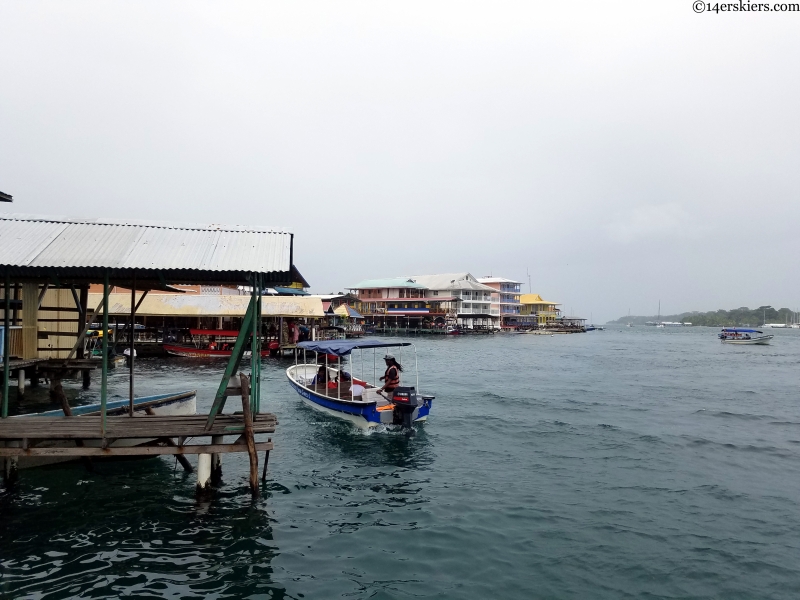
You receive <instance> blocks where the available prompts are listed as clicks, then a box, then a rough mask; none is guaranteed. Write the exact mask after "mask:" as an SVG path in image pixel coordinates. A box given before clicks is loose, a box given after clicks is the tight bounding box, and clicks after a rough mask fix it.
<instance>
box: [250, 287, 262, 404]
mask: <svg viewBox="0 0 800 600" xmlns="http://www.w3.org/2000/svg"><path fill="white" fill-rule="evenodd" d="M253 302H254V305H253V310H254V314H253V327H252V333H253V339H252V342H251V344H250V349H251V350H250V361H251V362H250V381H251V384H250V385H251V387H252V389H251V390H250V401H251V406H252V409H253V411H254V412H255V411H257V410H258V359H259V358H260V356H258V355H259V354H260V352H259V350H258V276H257V275H255V274H253Z"/></svg>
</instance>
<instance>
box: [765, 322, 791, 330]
mask: <svg viewBox="0 0 800 600" xmlns="http://www.w3.org/2000/svg"><path fill="white" fill-rule="evenodd" d="M761 327H763V328H764V329H788V328H789V326H788V325H787V324H786V323H764V324H763V325H762V326H761Z"/></svg>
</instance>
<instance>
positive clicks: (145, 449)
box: [0, 442, 273, 457]
mask: <svg viewBox="0 0 800 600" xmlns="http://www.w3.org/2000/svg"><path fill="white" fill-rule="evenodd" d="M272 449H273V444H272V442H256V450H259V451H260V450H265V451H266V450H272ZM247 451H248V450H247V444H208V445H200V444H191V445H189V446H127V447H126V446H123V447H118V448H117V447H111V448H99V447H96V446H84V447H83V448H80V447H78V446H66V447H64V448H53V447H49V448H48V447H41V448H40V447H33V448H30V447H29V448H20V447H14V446H5V447H2V446H0V456H76V457H79V456H159V455H168V456H171V455H175V454H181V455H185V454H212V453H218V454H230V453H232V452H247Z"/></svg>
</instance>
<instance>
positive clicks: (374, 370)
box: [372, 348, 378, 387]
mask: <svg viewBox="0 0 800 600" xmlns="http://www.w3.org/2000/svg"><path fill="white" fill-rule="evenodd" d="M376 352H377V350H375V348H373V349H372V385H374V386H375V387H378V371H377V367H376V366H375V360H376V359H375V356H376V354H375V353H376Z"/></svg>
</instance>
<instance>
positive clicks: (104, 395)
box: [100, 269, 108, 437]
mask: <svg viewBox="0 0 800 600" xmlns="http://www.w3.org/2000/svg"><path fill="white" fill-rule="evenodd" d="M107 400H108V269H106V270H105V275H104V277H103V375H102V379H101V382H100V432H101V433H102V434H103V437H106V402H107Z"/></svg>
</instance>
